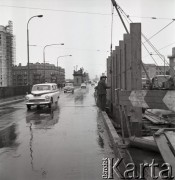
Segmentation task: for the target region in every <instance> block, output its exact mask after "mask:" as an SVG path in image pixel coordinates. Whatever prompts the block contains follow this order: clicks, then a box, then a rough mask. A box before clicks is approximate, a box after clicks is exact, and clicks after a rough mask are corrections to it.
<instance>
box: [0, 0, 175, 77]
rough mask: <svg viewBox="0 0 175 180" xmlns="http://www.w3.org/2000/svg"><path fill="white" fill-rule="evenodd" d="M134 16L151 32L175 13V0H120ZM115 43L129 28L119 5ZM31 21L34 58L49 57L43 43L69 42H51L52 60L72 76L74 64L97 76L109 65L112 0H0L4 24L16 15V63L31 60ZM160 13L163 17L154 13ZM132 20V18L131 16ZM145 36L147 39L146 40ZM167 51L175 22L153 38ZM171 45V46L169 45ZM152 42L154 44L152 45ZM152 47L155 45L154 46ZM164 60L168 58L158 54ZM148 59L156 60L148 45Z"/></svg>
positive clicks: (173, 38) (173, 41) (172, 42)
mask: <svg viewBox="0 0 175 180" xmlns="http://www.w3.org/2000/svg"><path fill="white" fill-rule="evenodd" d="M116 2H117V3H118V4H119V5H120V6H121V8H122V9H123V10H124V11H125V12H126V14H128V15H130V18H131V19H132V21H133V22H141V23H142V32H143V33H144V34H145V35H146V36H147V38H149V37H151V36H152V35H154V34H155V33H156V32H158V31H159V30H160V29H161V28H163V27H164V26H166V25H167V24H168V23H170V22H171V21H172V20H171V19H173V18H174V19H175V0H132V1H131V0H117V1H116ZM114 12H115V13H114V22H113V49H114V48H115V46H117V45H118V41H119V40H122V38H123V33H125V30H124V28H123V26H122V24H121V22H120V20H119V18H118V16H117V13H116V11H114ZM39 14H42V15H43V18H33V19H32V20H31V21H30V23H29V33H30V45H36V46H30V62H32V63H35V62H40V63H42V62H43V47H44V46H45V45H48V44H55V43H64V44H65V45H64V46H50V47H47V48H46V62H48V63H53V64H55V65H56V61H57V57H59V56H63V55H69V54H71V55H72V57H64V58H59V66H62V67H63V68H65V70H66V78H72V73H73V69H74V67H75V66H76V65H78V68H80V67H83V68H84V69H85V71H87V72H88V73H89V74H90V77H91V78H94V77H95V75H98V76H99V75H100V74H101V73H102V72H105V71H106V58H107V57H108V56H109V54H110V52H109V50H110V43H111V0H0V24H1V25H7V24H8V20H12V21H13V26H14V35H15V36H16V64H19V63H22V64H23V65H26V63H27V46H26V45H27V41H26V40H27V37H26V33H27V27H26V26H27V21H28V20H29V18H30V17H32V16H34V15H39ZM151 17H156V18H158V19H152V18H151ZM126 25H127V26H128V27H129V24H128V23H127V21H126ZM143 42H144V40H143ZM151 42H152V43H153V44H154V46H155V47H156V48H157V49H160V53H162V54H163V55H164V56H165V57H166V56H168V55H171V52H172V47H173V46H175V22H173V23H172V24H171V25H169V26H168V27H167V28H165V29H164V30H163V31H162V32H160V33H159V34H157V35H156V36H155V37H153V38H152V39H151ZM165 46H166V47H165ZM148 48H149V47H148ZM149 50H150V51H152V50H151V49H149ZM155 59H156V61H157V63H158V64H160V65H162V64H163V62H162V61H161V60H160V59H158V56H157V57H156V56H155ZM142 60H143V62H144V63H154V62H153V60H152V59H151V58H150V57H149V56H148V55H147V54H146V52H145V50H144V48H143V47H142Z"/></svg>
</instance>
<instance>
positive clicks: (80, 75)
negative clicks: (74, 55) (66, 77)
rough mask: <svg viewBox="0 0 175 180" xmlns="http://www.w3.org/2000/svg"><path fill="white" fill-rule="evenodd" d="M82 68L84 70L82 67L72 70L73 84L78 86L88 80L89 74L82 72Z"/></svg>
mask: <svg viewBox="0 0 175 180" xmlns="http://www.w3.org/2000/svg"><path fill="white" fill-rule="evenodd" d="M83 70H84V69H83V68H80V69H79V70H74V73H73V76H74V85H75V86H80V85H81V83H84V82H88V81H89V74H88V73H86V72H83Z"/></svg>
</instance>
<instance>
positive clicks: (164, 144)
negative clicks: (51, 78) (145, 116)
mask: <svg viewBox="0 0 175 180" xmlns="http://www.w3.org/2000/svg"><path fill="white" fill-rule="evenodd" d="M154 139H155V141H156V143H157V146H158V148H159V151H160V153H161V155H162V157H163V159H164V161H165V162H166V163H169V164H170V165H171V167H172V174H173V176H175V156H174V154H173V153H172V151H171V149H170V147H169V146H168V141H167V139H166V137H165V134H163V133H162V134H160V135H158V136H154Z"/></svg>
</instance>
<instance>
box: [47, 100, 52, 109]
mask: <svg viewBox="0 0 175 180" xmlns="http://www.w3.org/2000/svg"><path fill="white" fill-rule="evenodd" d="M52 104H53V99H51V102H50V103H49V104H48V107H49V108H51V107H52Z"/></svg>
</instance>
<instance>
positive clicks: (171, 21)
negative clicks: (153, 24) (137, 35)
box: [144, 20, 174, 43]
mask: <svg viewBox="0 0 175 180" xmlns="http://www.w3.org/2000/svg"><path fill="white" fill-rule="evenodd" d="M173 22H174V20H172V21H171V22H170V23H168V24H167V25H166V26H164V27H163V28H162V29H160V30H159V31H158V32H156V33H155V34H153V35H152V36H151V37H150V38H148V39H147V40H146V41H145V42H144V43H146V42H147V41H149V40H150V39H152V38H153V37H154V36H156V35H157V34H159V33H160V32H161V31H163V30H164V29H165V28H167V27H168V26H169V25H171V24H172V23H173Z"/></svg>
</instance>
